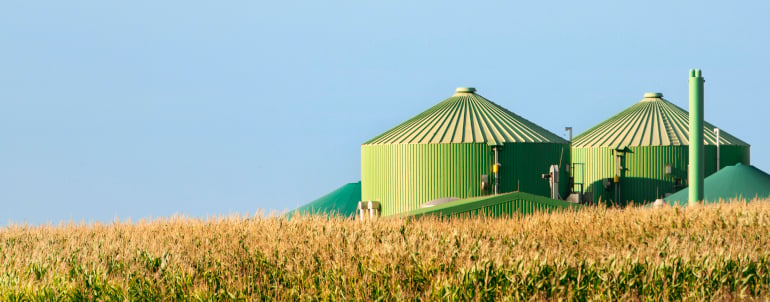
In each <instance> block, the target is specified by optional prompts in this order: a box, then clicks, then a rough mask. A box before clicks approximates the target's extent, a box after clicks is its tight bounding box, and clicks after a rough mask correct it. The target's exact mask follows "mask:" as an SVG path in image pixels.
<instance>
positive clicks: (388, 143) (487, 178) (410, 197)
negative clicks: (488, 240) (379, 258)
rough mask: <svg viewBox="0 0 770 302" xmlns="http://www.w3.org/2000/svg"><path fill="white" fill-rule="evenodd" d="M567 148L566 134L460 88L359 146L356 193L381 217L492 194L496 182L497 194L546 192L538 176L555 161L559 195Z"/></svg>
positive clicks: (562, 188)
mask: <svg viewBox="0 0 770 302" xmlns="http://www.w3.org/2000/svg"><path fill="white" fill-rule="evenodd" d="M569 152H570V149H569V142H567V141H566V140H564V139H562V138H560V137H558V136H557V135H555V134H553V133H551V132H549V131H547V130H545V129H543V128H542V127H540V126H538V125H535V124H534V123H532V122H530V121H528V120H526V119H524V118H522V117H520V116H518V115H516V114H514V113H512V112H510V111H508V110H507V109H505V108H503V107H501V106H499V105H497V104H495V103H493V102H491V101H489V100H487V99H485V98H484V97H482V96H480V95H478V94H476V89H474V88H470V87H460V88H457V89H456V90H455V94H454V95H452V96H451V97H450V98H448V99H446V100H444V101H442V102H440V103H438V104H437V105H435V106H433V107H431V108H430V109H428V110H426V111H425V112H423V113H420V114H419V115H417V116H415V117H413V118H411V119H409V120H408V121H406V122H404V123H402V124H400V125H398V126H396V127H394V128H393V129H390V130H388V131H386V132H385V133H383V134H380V135H378V136H377V137H375V138H373V139H371V140H369V141H367V142H366V143H364V144H363V145H362V146H361V199H362V200H364V201H369V200H372V201H378V202H380V204H381V207H382V215H383V216H387V215H393V214H399V213H405V212H407V211H410V210H414V209H417V208H419V207H420V205H422V204H423V203H426V202H429V201H432V200H436V199H440V198H449V197H456V198H469V197H476V196H482V195H491V194H494V193H495V185H497V192H498V193H505V192H513V191H517V190H519V191H523V192H528V193H533V194H538V195H543V196H549V195H550V187H549V184H548V180H545V179H542V177H541V175H542V174H545V173H548V172H549V167H550V166H551V165H559V167H560V168H559V172H560V173H559V175H560V179H561V181H560V182H559V187H560V190H559V193H560V194H561V195H562V196H565V195H566V194H567V189H568V188H567V187H568V185H567V184H568V181H567V179H568V174H567V172H566V171H567V170H566V169H565V168H566V167H567V166H568V165H569V159H570V154H569ZM496 154H497V162H496V161H495V157H496ZM496 163H498V164H499V165H497V169H496V168H495V164H496ZM495 170H497V176H498V177H497V179H498V182H497V183H495V179H496V178H495Z"/></svg>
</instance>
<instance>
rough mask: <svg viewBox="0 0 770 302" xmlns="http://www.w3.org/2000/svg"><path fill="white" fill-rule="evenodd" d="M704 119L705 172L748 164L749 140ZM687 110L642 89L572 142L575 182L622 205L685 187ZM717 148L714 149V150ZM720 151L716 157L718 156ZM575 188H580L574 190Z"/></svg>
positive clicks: (597, 196) (598, 198) (600, 198)
mask: <svg viewBox="0 0 770 302" xmlns="http://www.w3.org/2000/svg"><path fill="white" fill-rule="evenodd" d="M714 129H715V127H714V125H711V124H709V123H704V129H703V131H704V144H705V146H704V153H705V154H704V160H705V171H704V175H705V176H708V175H711V174H712V173H714V172H716V171H717V158H719V166H721V167H725V166H730V165H735V164H737V163H743V164H745V165H748V164H750V162H749V160H750V155H749V144H747V143H745V142H744V141H742V140H740V139H738V138H736V137H735V136H732V135H730V134H729V133H727V132H725V131H719V144H718V145H717V134H716V131H715V130H714ZM688 135H689V114H688V112H687V111H685V110H684V109H682V108H679V107H678V106H676V105H674V104H673V103H671V102H669V101H667V100H666V99H664V98H663V94H661V93H645V94H644V98H643V99H642V100H641V101H640V102H638V103H636V104H634V105H633V106H631V107H629V108H628V109H626V110H623V111H622V112H620V113H618V114H616V115H615V116H613V117H611V118H609V119H608V120H606V121H603V122H601V123H599V124H598V125H596V126H594V127H593V128H591V129H589V130H587V131H585V132H583V133H581V134H580V135H578V136H577V137H575V139H574V140H573V141H572V163H573V165H575V169H574V171H573V172H574V178H575V182H576V183H578V184H580V183H582V184H584V186H585V187H584V190H585V192H586V194H587V195H589V196H592V198H591V199H592V200H593V201H601V202H604V203H609V204H616V205H621V206H623V205H626V204H628V203H630V202H634V203H636V204H642V203H647V202H651V201H654V200H655V199H658V198H661V197H663V196H665V195H666V194H670V193H674V192H677V191H679V190H681V189H683V188H685V187H687V164H688V158H689V149H688V148H689V145H688ZM717 146H719V148H717ZM717 149H719V155H717ZM576 189H579V188H576Z"/></svg>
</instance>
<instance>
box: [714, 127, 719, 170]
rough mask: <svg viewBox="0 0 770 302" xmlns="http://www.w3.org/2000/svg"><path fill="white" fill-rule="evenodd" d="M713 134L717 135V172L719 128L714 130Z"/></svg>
mask: <svg viewBox="0 0 770 302" xmlns="http://www.w3.org/2000/svg"><path fill="white" fill-rule="evenodd" d="M714 133H716V135H717V171H719V128H714Z"/></svg>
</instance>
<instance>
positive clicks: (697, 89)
mask: <svg viewBox="0 0 770 302" xmlns="http://www.w3.org/2000/svg"><path fill="white" fill-rule="evenodd" d="M703 82H704V80H703V76H702V74H701V70H700V69H690V80H689V84H690V139H689V140H690V160H689V161H690V165H689V169H688V177H687V178H688V183H689V187H690V189H689V202H688V204H689V205H691V206H692V205H695V204H697V203H698V202H699V201H702V200H703V170H704V162H703Z"/></svg>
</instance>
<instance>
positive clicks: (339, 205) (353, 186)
mask: <svg viewBox="0 0 770 302" xmlns="http://www.w3.org/2000/svg"><path fill="white" fill-rule="evenodd" d="M359 201H361V182H360V181H359V182H353V183H349V184H346V185H344V186H342V187H340V188H339V189H337V190H334V191H332V192H331V193H329V194H326V195H324V196H322V197H321V198H318V199H316V200H314V201H312V202H310V203H308V204H306V205H303V206H301V207H299V208H297V209H295V210H294V211H291V212H289V215H290V216H291V215H292V214H296V213H302V214H324V215H341V216H345V217H349V216H353V215H355V214H356V208H358V202H359Z"/></svg>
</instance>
